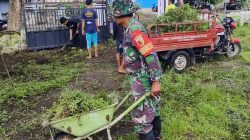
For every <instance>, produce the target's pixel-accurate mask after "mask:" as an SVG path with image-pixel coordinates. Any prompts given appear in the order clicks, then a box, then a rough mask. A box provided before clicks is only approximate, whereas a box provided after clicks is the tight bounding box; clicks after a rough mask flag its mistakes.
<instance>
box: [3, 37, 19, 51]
mask: <svg viewBox="0 0 250 140" xmlns="http://www.w3.org/2000/svg"><path fill="white" fill-rule="evenodd" d="M20 41H21V37H20V35H18V34H13V35H3V36H1V37H0V48H1V47H14V46H16V45H19V44H20Z"/></svg>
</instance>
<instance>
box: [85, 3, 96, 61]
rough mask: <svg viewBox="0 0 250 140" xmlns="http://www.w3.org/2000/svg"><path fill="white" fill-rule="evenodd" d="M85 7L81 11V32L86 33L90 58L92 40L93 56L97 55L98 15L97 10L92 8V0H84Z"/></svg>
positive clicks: (90, 56)
mask: <svg viewBox="0 0 250 140" xmlns="http://www.w3.org/2000/svg"><path fill="white" fill-rule="evenodd" d="M86 5H87V8H85V9H84V10H83V11H82V34H83V35H85V34H86V40H87V49H88V53H89V56H88V58H89V59H91V58H92V53H91V44H92V42H93V44H94V47H95V57H98V53H97V46H98V42H97V40H98V38H97V37H98V36H97V32H99V28H98V15H97V12H96V11H95V10H94V9H93V8H92V0H86Z"/></svg>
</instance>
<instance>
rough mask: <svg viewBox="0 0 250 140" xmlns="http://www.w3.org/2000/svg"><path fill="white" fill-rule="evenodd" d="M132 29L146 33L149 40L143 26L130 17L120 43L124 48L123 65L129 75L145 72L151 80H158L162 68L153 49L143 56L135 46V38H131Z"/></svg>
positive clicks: (138, 74)
mask: <svg viewBox="0 0 250 140" xmlns="http://www.w3.org/2000/svg"><path fill="white" fill-rule="evenodd" d="M133 31H140V32H142V33H143V34H144V35H147V36H146V39H148V40H149V38H148V33H147V31H146V29H145V27H144V26H143V25H142V24H141V23H139V22H138V21H137V20H136V19H134V18H132V19H131V21H130V23H129V26H128V28H127V29H126V31H125V37H124V41H123V45H122V47H123V49H124V60H125V67H126V69H127V71H128V74H129V75H130V76H140V74H142V73H144V72H147V74H148V75H149V77H150V80H151V81H157V80H159V79H160V77H161V75H162V69H161V65H160V62H159V59H158V56H157V53H156V52H155V51H154V50H153V51H151V52H150V54H149V55H147V56H144V55H143V54H142V53H141V51H139V50H138V48H136V47H135V45H134V44H135V43H133V42H134V41H135V39H133V38H132V35H133V34H132V33H133ZM141 39H142V38H140V39H139V41H141V42H143V43H144V40H143V39H142V40H141ZM137 41H138V40H137ZM149 41H150V40H149ZM144 44H145V43H144ZM150 44H151V41H150ZM151 45H152V44H151ZM152 47H153V46H152Z"/></svg>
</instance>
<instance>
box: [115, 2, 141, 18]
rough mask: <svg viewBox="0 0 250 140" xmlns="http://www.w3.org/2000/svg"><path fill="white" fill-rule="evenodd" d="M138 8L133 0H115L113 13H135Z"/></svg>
mask: <svg viewBox="0 0 250 140" xmlns="http://www.w3.org/2000/svg"><path fill="white" fill-rule="evenodd" d="M137 9H138V8H137V7H136V6H134V3H133V1H132V0H114V2H113V15H114V16H115V17H120V16H124V15H128V14H132V13H135V12H136V10H137Z"/></svg>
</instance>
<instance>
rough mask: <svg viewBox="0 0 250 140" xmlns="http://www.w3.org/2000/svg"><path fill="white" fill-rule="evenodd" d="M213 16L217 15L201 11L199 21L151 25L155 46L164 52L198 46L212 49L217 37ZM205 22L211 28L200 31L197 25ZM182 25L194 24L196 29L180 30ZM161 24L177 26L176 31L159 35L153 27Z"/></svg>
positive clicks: (150, 31)
mask: <svg viewBox="0 0 250 140" xmlns="http://www.w3.org/2000/svg"><path fill="white" fill-rule="evenodd" d="M213 17H216V16H215V15H214V14H213V13H209V12H203V13H200V18H201V21H199V22H187V23H174V24H158V25H150V26H149V28H148V30H149V34H150V38H151V41H152V43H153V45H154V48H155V49H156V50H157V51H158V52H162V51H169V50H179V49H188V48H197V47H210V50H211V51H212V50H213V49H214V46H215V42H216V39H217V31H216V18H213ZM204 23H207V24H209V25H210V28H209V29H207V30H205V31H199V30H198V29H197V26H198V25H201V24H204ZM181 25H188V26H193V28H194V30H193V31H183V32H181V31H178V27H179V26H181ZM160 26H172V27H173V26H175V31H174V32H169V33H162V34H158V35H157V34H155V32H154V31H153V30H152V27H154V28H156V30H157V28H159V27H160Z"/></svg>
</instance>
